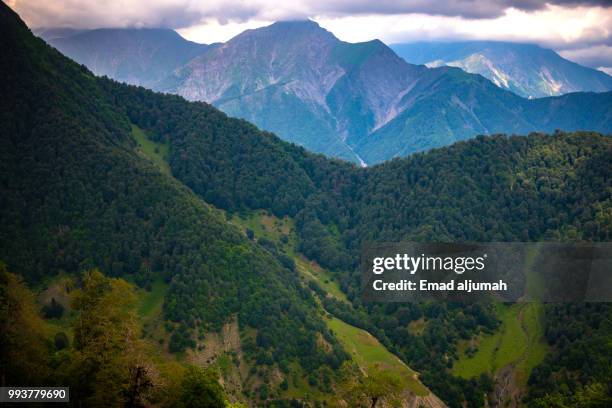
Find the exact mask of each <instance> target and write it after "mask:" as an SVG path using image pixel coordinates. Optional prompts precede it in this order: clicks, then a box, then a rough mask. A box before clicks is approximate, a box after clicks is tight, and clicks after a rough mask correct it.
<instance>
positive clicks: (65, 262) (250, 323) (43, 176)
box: [0, 4, 348, 406]
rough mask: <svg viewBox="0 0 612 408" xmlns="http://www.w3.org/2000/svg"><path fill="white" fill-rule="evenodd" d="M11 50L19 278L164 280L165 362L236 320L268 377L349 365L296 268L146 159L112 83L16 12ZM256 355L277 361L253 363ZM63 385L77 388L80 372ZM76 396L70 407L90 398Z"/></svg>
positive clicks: (4, 11)
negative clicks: (94, 275)
mask: <svg viewBox="0 0 612 408" xmlns="http://www.w3.org/2000/svg"><path fill="white" fill-rule="evenodd" d="M0 49H2V54H3V58H2V60H1V61H0V73H1V75H0V76H1V79H0V92H1V93H2V95H3V98H2V100H1V101H0V123H1V126H0V140H2V148H1V149H0V180H1V182H0V259H1V260H2V262H6V264H7V265H8V267H9V268H10V270H11V271H12V272H15V273H18V274H19V275H20V276H22V277H24V278H25V279H26V280H27V281H28V282H29V283H37V282H38V283H40V282H41V281H44V282H47V283H48V282H49V281H48V279H54V278H57V277H58V274H59V275H60V276H61V275H62V274H68V276H72V277H74V278H75V279H78V278H77V277H78V276H79V275H80V274H81V272H83V271H86V270H89V269H91V268H99V269H100V270H102V271H103V272H104V273H105V274H107V275H109V276H112V277H123V278H128V277H129V279H130V280H132V281H134V282H137V283H139V284H140V285H142V286H148V287H150V286H151V285H152V283H153V282H158V283H159V284H160V285H161V286H162V287H163V288H165V289H164V290H163V291H162V292H161V293H160V295H161V296H162V297H163V299H160V302H158V303H157V304H158V306H157V312H156V313H157V315H156V317H155V319H159V320H158V323H156V324H158V326H157V329H156V330H157V331H156V333H157V334H156V335H155V336H156V338H157V339H155V340H153V339H151V341H152V342H153V344H155V343H156V342H158V340H159V339H161V346H160V345H159V343H157V344H158V345H157V346H156V347H158V348H159V352H160V353H165V352H166V351H164V350H169V351H173V352H177V351H184V350H185V349H188V348H189V349H191V348H193V350H195V349H196V343H195V342H196V339H198V337H197V334H196V332H197V331H199V332H200V340H198V341H199V342H200V343H201V341H202V339H203V338H204V337H203V336H204V333H205V332H209V333H214V332H216V331H218V330H220V329H221V327H223V326H224V325H226V324H229V323H228V322H234V327H238V325H239V326H240V327H241V330H242V332H243V333H244V332H246V331H249V332H250V333H251V335H253V334H256V333H260V335H259V337H257V338H258V339H259V340H258V343H260V344H259V346H258V347H257V348H255V347H254V346H253V347H251V348H250V349H249V348H247V347H246V346H245V349H244V351H243V350H242V349H241V351H240V353H241V355H244V356H245V358H246V359H248V360H249V361H251V362H250V363H247V364H248V365H251V366H252V365H259V364H261V365H262V368H261V369H262V370H264V371H266V367H268V366H272V365H273V364H276V366H277V365H278V363H280V362H281V361H284V363H283V364H288V363H287V361H291V363H292V364H293V365H294V366H295V367H308V368H309V370H312V371H315V370H317V369H318V368H323V367H324V366H325V367H327V370H328V371H329V370H331V369H332V368H330V367H333V368H334V369H336V368H337V367H338V366H339V365H340V364H341V362H343V361H345V360H346V359H347V358H348V356H347V354H346V353H345V352H344V351H343V349H342V347H341V346H340V344H339V343H338V341H337V339H336V338H335V337H334V336H333V335H332V334H331V332H330V331H329V330H328V329H327V328H326V325H325V323H324V321H323V317H322V315H321V313H320V312H319V309H318V307H317V306H316V303H315V300H314V298H313V297H312V295H311V294H310V292H308V291H306V290H305V289H304V288H303V286H302V284H301V281H300V279H299V276H298V275H297V274H296V273H295V272H294V271H292V270H290V269H289V266H288V265H287V263H286V260H285V259H283V261H284V262H285V263H284V264H283V263H281V262H282V261H281V260H280V255H275V254H273V253H272V252H271V250H269V249H265V248H264V247H263V246H260V245H258V244H257V243H256V242H254V241H251V240H249V239H248V238H247V237H246V236H245V235H244V233H243V232H242V230H240V229H239V228H238V227H236V226H234V225H231V224H229V223H228V222H227V221H226V219H225V217H224V216H223V215H222V214H220V212H219V211H218V210H217V209H215V208H212V207H211V206H210V205H209V204H207V203H206V202H204V201H203V200H202V199H201V198H200V197H198V196H196V195H195V194H194V193H193V192H192V191H191V190H190V189H188V188H187V187H185V186H184V185H183V184H181V183H180V182H178V181H177V180H176V179H174V178H173V177H172V176H171V175H169V174H168V173H167V172H165V171H162V169H160V168H158V166H156V165H155V163H154V162H152V161H151V160H150V159H149V158H148V157H147V156H146V155H145V154H144V153H143V149H142V148H139V147H138V145H137V143H136V141H135V139H134V132H137V129H136V128H134V127H133V125H132V124H131V123H130V120H129V118H128V117H127V116H126V113H125V111H123V110H122V108H123V107H122V106H119V105H118V104H116V103H115V102H114V97H113V94H112V93H109V90H108V89H107V88H106V86H105V84H107V83H106V82H105V81H104V80H103V79H100V78H96V77H95V76H94V75H93V74H92V73H91V72H90V71H88V70H87V69H86V68H84V67H83V66H80V65H78V64H76V63H74V62H73V61H71V60H69V59H67V58H66V57H64V56H63V55H61V54H60V53H59V52H57V51H56V50H54V49H52V48H51V47H49V46H48V45H47V44H45V43H44V42H43V41H42V40H40V39H38V38H36V37H34V36H33V35H32V34H31V33H30V31H29V30H28V29H27V27H26V26H25V25H24V24H23V23H22V22H21V21H20V20H19V18H18V17H17V16H16V15H15V14H14V13H13V12H12V11H11V10H10V9H9V8H8V7H7V6H5V5H4V4H0ZM117 86H119V88H116V87H117ZM112 87H113V88H116V89H117V91H119V90H121V89H124V90H126V91H127V92H128V93H132V92H136V90H135V89H132V88H121V86H120V85H118V84H116V83H113V85H112ZM171 99H172V100H175V99H178V98H177V97H172V98H171ZM182 104H183V102H182V101H181V102H180V103H179V105H178V106H179V107H180V106H181V105H182ZM145 107H146V105H143V106H142V107H141V109H142V108H145ZM187 108H188V109H190V108H189V107H187ZM191 108H192V109H196V110H198V112H199V113H200V114H202V115H206V116H208V117H209V119H208V121H207V122H208V123H210V124H211V125H212V126H219V127H223V126H229V127H230V128H233V129H235V130H238V131H240V130H242V131H243V132H254V130H253V129H252V126H250V125H248V126H247V125H245V124H243V123H240V122H238V121H236V120H231V119H228V118H227V117H226V116H225V115H223V114H221V113H218V112H217V111H216V110H214V109H213V108H211V107H210V106H205V105H197V106H192V107H191ZM137 110H138V109H137ZM215 122H216V123H215ZM162 148H163V146H162ZM45 284H46V283H45ZM60 287H63V286H61V285H60ZM1 289H4V287H2V288H1ZM62 291H63V290H62ZM0 295H2V296H3V295H4V292H3V291H0ZM3 300H4V298H3V297H2V301H3ZM66 307H69V305H67V306H66ZM4 310H5V309H4V308H2V310H1V311H0V317H1V319H0V321H2V322H3V327H4V322H5V321H6V320H5V318H6V317H7V316H6V315H5V313H4ZM108 324H109V325H110V324H111V323H110V322H109V323H108ZM164 324H165V326H164ZM49 330H50V331H51V330H52V333H53V335H55V333H56V332H57V329H56V328H52V329H49ZM104 332H106V329H105V330H104ZM3 334H4V330H2V333H1V334H0V336H1V337H0V340H1V341H2V344H3V345H5V344H7V343H6V342H5V340H6V339H5V337H4V336H3ZM250 341H251V342H252V344H253V345H254V344H255V338H253V339H252V340H250ZM318 341H319V342H324V344H325V347H324V348H323V347H319V346H318V345H317V344H318V343H317V342H318ZM52 343H53V340H52V338H51V340H49V341H48V344H52ZM45 347H46V346H45ZM75 347H76V346H75ZM202 347H203V346H202ZM3 348H4V346H3ZM72 351H73V353H77V354H75V355H78V352H79V350H78V349H72ZM2 353H3V356H4V350H3V351H2ZM242 353H244V354H242ZM255 354H258V355H261V356H262V357H260V358H265V361H266V364H263V363H261V362H260V363H255V359H256V356H255ZM249 356H250V357H249ZM64 357H65V358H68V357H69V355H64ZM64 357H62V359H64ZM75 358H76V357H75ZM241 358H242V357H241ZM275 360H278V362H277V363H274V361H275ZM145 364H153V363H152V362H149V363H145ZM296 364H297V365H296ZM270 370H271V369H270ZM264 371H262V373H263V372H264ZM2 373H3V378H5V379H6V377H5V375H4V374H5V373H4V369H3V371H2ZM71 373H72V374H71ZM62 375H66V376H70V375H73V376H72V377H68V379H69V380H70V384H73V381H74V382H78V378H79V377H75V376H74V374H73V372H72V371H65V372H64V374H62ZM268 375H269V374H268ZM10 380H11V379H10V377H9V378H8V381H10ZM3 381H4V380H3ZM275 381H276V380H275ZM279 381H282V379H281V380H279ZM87 387H94V389H95V387H103V383H102V384H101V383H98V382H96V383H89V385H88V386H87ZM244 387H245V388H244V389H248V384H246V383H245V385H244ZM87 392H90V391H87ZM76 394H77V395H74V396H73V395H71V399H72V398H73V397H75V398H76V399H77V400H80V398H82V397H83V395H78V393H76ZM128 405H129V404H128ZM215 406H217V405H215Z"/></svg>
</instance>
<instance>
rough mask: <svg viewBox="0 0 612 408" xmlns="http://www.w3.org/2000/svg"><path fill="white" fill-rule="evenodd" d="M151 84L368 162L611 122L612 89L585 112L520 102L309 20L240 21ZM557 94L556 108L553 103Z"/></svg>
mask: <svg viewBox="0 0 612 408" xmlns="http://www.w3.org/2000/svg"><path fill="white" fill-rule="evenodd" d="M160 89H161V90H163V91H167V92H172V93H178V94H179V95H182V96H184V97H186V98H187V99H190V100H205V101H208V102H211V103H213V104H214V105H215V106H217V107H219V108H220V109H221V110H223V111H225V112H227V113H228V114H230V115H233V116H238V117H243V118H246V119H247V120H249V121H252V122H254V123H255V124H257V125H258V126H260V127H262V128H264V129H268V130H272V131H274V132H276V133H278V134H279V135H280V136H281V137H282V138H283V139H285V140H289V141H292V142H296V143H298V144H300V145H303V146H305V147H307V148H309V149H311V150H314V151H317V152H324V153H326V154H330V155H333V156H338V157H342V158H349V159H350V158H351V153H354V154H355V155H356V156H357V158H358V160H363V161H365V162H366V163H370V164H372V163H377V162H380V161H384V160H387V159H389V158H392V157H397V156H405V155H408V154H410V153H413V152H415V151H421V150H427V149H430V148H432V147H440V146H445V145H448V144H451V143H453V142H455V141H458V140H463V139H467V138H470V137H473V136H475V135H478V134H493V133H500V132H508V133H528V132H530V131H551V130H554V129H555V128H562V129H565V130H577V129H592V130H596V131H602V132H609V131H611V130H612V128H611V127H610V120H609V117H610V114H611V113H610V112H611V111H610V109H609V108H610V101H611V100H612V93H607V94H605V95H604V96H601V97H599V99H597V102H598V105H597V106H598V108H597V112H595V113H594V112H593V111H592V110H591V109H589V108H588V106H587V105H584V104H583V101H584V100H585V99H588V98H589V97H587V96H584V97H568V98H567V99H564V100H563V101H562V102H559V101H556V100H553V99H546V100H544V101H542V102H539V103H537V104H535V103H530V102H529V101H528V100H526V99H524V98H520V97H518V96H516V95H514V94H513V93H510V92H507V91H504V90H501V89H499V88H498V87H496V86H494V85H493V84H492V83H491V82H489V81H487V80H485V79H483V78H481V77H478V76H475V75H471V74H467V73H465V72H463V71H461V70H459V69H449V68H446V67H442V68H434V69H428V68H426V67H423V66H417V65H412V64H407V63H405V62H404V61H403V60H402V59H400V58H398V56H397V55H396V54H395V53H394V52H393V51H392V50H391V49H389V48H388V47H387V46H386V45H384V44H383V43H381V42H380V41H370V42H366V43H357V44H350V43H345V42H342V41H339V40H338V39H337V38H335V37H334V36H333V35H332V34H331V33H329V32H328V31H326V30H324V29H322V28H321V27H319V26H318V25H317V24H316V23H314V22H312V21H298V22H283V23H275V24H273V25H271V26H268V27H264V28H260V29H256V30H248V31H246V32H244V33H242V34H240V35H238V36H237V37H235V38H233V39H232V40H230V41H229V42H227V43H226V44H223V45H221V46H220V47H219V48H217V49H215V50H212V51H211V52H209V53H207V54H204V55H202V56H200V57H198V58H195V59H194V60H192V61H191V62H190V63H189V64H188V65H187V66H185V67H184V68H181V69H179V70H177V71H175V73H174V74H173V75H172V76H171V77H170V78H169V79H168V80H167V81H166V82H164V83H163V84H162V86H161V88H160ZM560 104H561V105H563V106H565V107H566V108H565V109H564V115H558V114H556V113H555V112H556V111H557V109H559V108H558V106H559V105H560ZM602 105H603V108H601V106H602ZM585 119H586V120H585ZM343 145H344V146H343ZM345 147H346V148H345ZM347 148H348V150H350V152H347ZM353 161H354V158H353Z"/></svg>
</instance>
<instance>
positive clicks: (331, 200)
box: [0, 4, 612, 408]
mask: <svg viewBox="0 0 612 408" xmlns="http://www.w3.org/2000/svg"><path fill="white" fill-rule="evenodd" d="M0 49H1V50H2V56H3V58H2V59H0V94H2V96H3V98H1V99H0V140H1V141H2V143H1V144H0V261H2V262H5V263H6V266H5V265H4V264H3V263H2V264H0V305H1V306H2V307H0V322H1V323H2V327H3V328H8V329H9V330H0V344H2V347H0V363H1V364H0V374H2V378H3V382H6V383H7V384H9V385H21V386H23V385H29V384H37V385H39V386H41V385H45V386H52V385H57V384H62V385H68V386H70V392H71V394H70V398H71V401H72V403H73V404H74V405H83V406H87V405H95V406H104V405H108V401H113V403H112V404H110V405H113V406H114V405H117V406H119V405H134V404H130V403H129V401H130V400H126V392H131V393H132V394H133V393H134V390H133V389H132V388H133V387H131V384H132V383H133V382H134V383H136V384H137V385H138V384H142V383H144V382H149V381H147V380H148V379H151V381H150V382H151V384H150V385H149V387H152V388H153V389H152V390H151V392H150V393H141V394H146V395H142V397H143V398H144V399H146V402H147V404H143V405H155V406H185V405H187V406H193V405H197V406H213V407H215V408H216V407H219V408H224V407H227V406H228V405H227V404H226V403H225V402H226V401H221V402H219V403H217V404H214V405H212V404H210V405H207V404H196V403H194V402H192V401H193V398H194V397H196V396H201V395H202V394H206V392H205V390H206V389H207V388H204V387H203V386H202V384H201V382H199V381H197V378H196V380H194V381H185V379H187V380H189V379H190V378H189V377H186V378H185V377H184V376H181V374H180V373H181V372H182V371H185V370H187V369H193V366H197V367H210V368H212V371H214V372H215V373H218V374H215V375H221V376H222V379H223V388H224V389H225V390H226V391H227V392H228V394H230V395H231V399H232V402H236V401H245V400H246V401H248V403H249V404H250V405H252V406H277V407H286V406H306V407H309V408H310V407H315V406H322V405H334V406H336V405H339V406H363V405H365V406H372V405H377V401H379V400H380V401H384V402H389V403H391V402H397V401H393V399H392V398H391V395H389V394H397V393H398V389H399V390H400V391H402V393H401V395H400V396H399V397H398V399H400V400H401V401H400V402H402V403H403V404H404V405H405V406H406V405H407V406H410V407H418V406H423V405H424V406H430V407H444V406H445V405H446V404H448V406H450V407H452V408H460V407H484V406H494V405H495V404H493V403H489V401H500V404H497V405H498V406H508V405H514V404H516V405H518V404H519V403H520V401H522V398H523V397H525V398H528V403H529V404H530V405H533V406H547V405H549V402H550V401H551V400H552V401H557V402H559V405H560V406H605V401H606V399H607V397H608V394H607V388H605V387H607V384H609V381H608V380H609V378H610V374H611V373H610V369H611V367H612V366H611V365H610V364H609V360H610V359H609V356H610V355H611V350H610V348H611V347H612V342H611V341H610V336H611V334H610V328H609V325H606V324H602V323H601V322H606V321H609V320H610V316H611V313H612V307H610V305H609V304H606V303H598V304H584V305H573V304H572V305H557V304H549V305H539V306H538V305H536V307H535V308H532V307H531V306H532V305H526V306H525V307H524V308H523V305H515V306H509V305H493V304H489V303H475V304H470V305H464V304H459V303H456V302H434V303H414V304H400V303H388V304H372V303H370V304H367V303H366V304H364V303H363V302H362V300H361V296H360V293H361V287H360V285H361V283H360V282H361V279H360V278H361V271H360V268H359V267H358V265H359V258H360V256H359V254H360V249H361V247H362V245H363V244H364V243H365V242H372V241H380V242H392V241H401V240H411V241H439V242H454V241H457V242H488V241H544V240H549V241H609V239H610V237H611V236H612V217H610V209H611V208H612V202H611V201H612V198H611V194H610V191H611V190H610V177H609V175H610V163H612V139H611V138H609V137H606V136H603V135H600V134H596V133H592V132H576V133H564V132H555V133H554V134H552V135H545V134H531V135H527V136H524V137H523V136H521V137H518V136H516V137H508V136H504V135H496V136H487V137H476V138H473V139H472V140H469V141H465V142H461V143H455V144H453V145H452V146H449V147H445V148H441V149H435V150H433V151H430V152H426V153H423V154H415V155H412V156H411V157H409V158H404V159H398V160H392V161H389V162H386V163H382V164H381V165H378V166H373V167H372V168H367V169H361V168H357V167H356V166H354V165H351V164H349V163H345V162H343V161H340V160H331V159H328V158H325V157H323V156H321V155H317V154H312V153H310V152H308V151H306V150H305V149H303V148H301V147H298V146H295V145H292V144H289V143H286V142H284V141H282V140H280V139H279V138H277V137H276V136H275V135H274V134H271V133H269V132H263V131H260V130H259V129H257V128H256V127H255V126H253V125H252V124H250V123H248V122H246V121H244V120H238V119H235V118H231V117H228V116H227V115H226V114H224V113H223V112H220V111H219V110H218V109H216V108H214V107H213V106H210V105H209V104H206V103H201V102H189V101H186V100H185V99H184V98H181V97H179V96H176V95H168V94H161V93H155V92H153V91H151V90H148V89H145V88H143V87H136V86H129V85H126V84H122V83H118V82H116V81H113V80H110V79H108V78H100V77H96V76H95V75H94V74H93V73H92V72H91V71H89V70H88V69H87V68H86V67H84V66H82V65H79V64H76V63H75V62H74V61H71V60H70V59H68V58H66V57H64V56H63V55H61V54H60V53H59V52H57V51H56V50H54V49H52V48H51V47H49V46H48V45H47V44H45V43H44V42H43V41H42V40H40V39H37V38H35V37H34V36H33V35H32V34H31V32H30V31H29V30H28V29H27V27H26V26H25V24H24V23H23V22H21V21H20V19H19V17H18V16H17V15H16V14H15V13H14V12H13V11H11V10H10V9H9V8H8V7H7V6H5V5H4V4H0ZM419 69H423V68H419ZM444 70H445V69H441V70H440V72H444ZM450 71H451V72H460V71H459V70H457V69H450ZM592 108H596V106H593V107H592ZM94 268H98V269H99V270H100V271H101V272H103V273H104V274H106V275H107V276H110V277H112V278H113V279H109V280H107V279H105V278H103V277H100V276H101V274H100V273H93V276H94V277H95V276H98V278H96V279H97V280H98V281H99V282H100V284H99V285H93V286H92V285H91V284H90V283H88V282H91V281H90V280H88V279H87V276H88V275H83V274H82V272H83V271H90V270H92V269H94ZM6 269H8V270H10V271H12V272H13V273H15V274H18V275H20V276H21V277H22V278H23V280H21V279H17V278H15V279H8V285H7V279H6V277H7V276H10V275H7V274H6V273H5V270H6ZM89 276H92V275H91V274H89ZM122 279H125V280H129V281H130V282H133V283H134V284H136V285H138V289H133V288H132V289H130V287H131V286H130V285H129V284H128V283H127V282H126V281H124V280H122ZM11 282H20V283H21V284H22V285H25V284H28V285H31V287H33V288H34V289H35V290H37V291H39V290H40V293H38V295H39V296H37V297H34V296H33V295H32V294H29V295H28V294H27V293H26V294H25V295H24V296H20V295H21V294H22V293H24V291H23V290H21V291H16V290H14V289H15V286H16V285H14V284H13V283H11ZM114 286H119V287H122V288H123V290H122V291H121V292H120V293H121V294H127V295H128V296H126V298H128V297H131V296H130V295H133V296H136V295H138V296H139V297H140V298H141V299H142V300H143V303H142V304H141V307H140V308H139V310H138V314H137V315H136V314H135V313H134V314H129V313H128V310H126V308H127V307H128V306H127V305H126V304H124V302H123V300H124V299H117V297H113V296H111V297H110V298H109V296H107V295H106V294H107V293H108V291H110V290H112V288H113V287H114ZM7 288H8V290H7ZM87 293H88V294H89V296H87V297H84V295H85V294H87ZM7 295H8V296H7ZM44 295H47V296H44ZM52 296H55V297H52ZM74 296H76V299H77V302H69V301H68V299H70V298H71V297H72V299H73V300H74V299H75V297H74ZM79 297H80V301H78V300H79ZM16 298H17V299H16ZM49 298H50V299H49ZM15 300H17V301H20V302H22V303H23V302H30V306H29V307H27V308H25V309H24V308H20V306H21V305H22V303H18V302H14V301H15ZM117 300H119V302H117ZM54 301H55V303H54ZM113 301H115V302H116V303H118V304H115V303H114V302H113ZM57 303H62V304H64V305H65V313H64V315H63V316H61V318H58V317H57V315H56V317H52V316H47V317H45V320H44V321H43V322H36V325H38V327H39V328H40V330H38V331H36V332H34V331H30V330H29V329H30V328H32V327H33V326H34V324H33V323H32V322H33V321H35V320H36V319H33V318H32V316H36V315H37V313H38V312H39V311H40V310H41V309H45V307H47V306H50V307H53V309H55V310H56V311H57V309H58V306H57ZM538 307H539V308H540V309H538ZM13 311H15V313H12V312H13ZM59 315H61V313H59ZM24 316H25V317H24ZM24 319H25V320H26V322H27V323H29V324H28V325H27V326H24V325H22V324H21V325H20V324H19V323H23V320H24ZM39 320H43V319H42V317H39ZM125 320H129V321H130V322H131V324H130V325H129V326H126V327H125V329H124V326H123V322H124V321H125ZM24 327H26V328H27V329H28V330H26V329H24ZM61 333H63V336H60V339H61V340H62V341H60V342H58V341H57V335H59V334H61ZM126 338H131V339H132V340H133V341H129V342H128V341H126ZM37 340H40V342H39V343H36V342H37ZM136 343H142V344H143V348H142V349H140V348H136V347H135V346H134V348H129V347H125V345H126V344H127V345H135V344H136ZM468 343H469V344H474V345H475V347H473V348H472V347H470V349H467V348H466V346H467V345H468ZM487 344H488V345H490V347H489V346H487ZM497 345H499V347H498V346H497ZM144 347H146V348H144ZM30 350H35V351H36V353H29V351H30ZM508 350H511V351H512V352H509V351H508ZM136 351H139V352H136ZM487 353H489V354H487ZM126 354H130V355H131V357H132V358H130V359H128V358H125V357H126ZM39 355H41V356H42V357H41V358H40V359H38V360H37V359H36V357H37V356H39ZM568 356H570V357H571V358H568ZM134 360H135V361H136V362H135V363H134ZM474 362H482V364H481V365H478V366H476V367H474V364H473V363H474ZM128 363H129V364H128ZM460 363H463V365H464V366H465V364H467V365H470V366H472V367H471V368H472V369H471V370H470V371H469V372H468V373H467V374H460V373H458V372H457V367H458V366H459V365H460ZM407 364H409V365H410V367H408V365H407ZM413 369H415V370H418V373H417V372H415V371H413ZM380 370H383V371H384V372H385V375H384V376H382V377H381V376H380ZM35 375H36V376H37V377H38V379H39V381H37V382H33V381H30V382H26V381H22V380H23V379H24V378H30V379H31V378H33V376H35ZM200 377H202V376H200ZM398 377H399V378H398ZM211 378H212V380H214V381H216V377H214V376H212V377H211ZM381 378H382V379H383V380H389V379H390V380H391V381H382V384H381ZM576 379H579V381H580V383H579V384H577V380H576ZM185 383H187V384H185ZM189 383H195V384H194V385H193V386H192V387H189ZM181 384H182V385H181ZM394 384H395V385H394ZM185 385H187V387H185ZM217 386H218V387H220V385H218V384H217ZM390 386H392V388H390ZM498 386H499V387H498ZM182 387H185V388H186V389H187V392H186V393H182V394H183V395H182V397H181V391H180V390H181V388H182ZM136 388H138V387H136ZM585 389H586V390H588V392H583V390H585ZM130 390H131V391H130ZM379 390H382V392H384V393H385V394H384V395H382V396H381V391H379ZM527 392H528V394H527ZM438 397H439V398H438ZM185 400H187V402H184V401H185ZM93 401H96V402H97V403H96V404H94V403H93ZM443 401H444V402H443ZM87 402H89V404H88V403H87ZM181 402H182V403H183V404H180V403H181ZM445 403H446V404H445ZM390 405H391V404H390ZM393 405H395V404H393Z"/></svg>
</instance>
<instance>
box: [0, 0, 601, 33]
mask: <svg viewBox="0 0 612 408" xmlns="http://www.w3.org/2000/svg"><path fill="white" fill-rule="evenodd" d="M8 3H9V5H10V6H11V7H13V8H14V9H15V10H16V11H17V12H18V13H19V14H20V15H21V16H22V17H23V18H24V19H25V20H26V21H27V22H28V23H29V24H30V25H33V26H36V27H41V26H72V27H83V28H86V27H101V26H106V27H110V26H114V27H125V26H149V27H153V26H155V27H168V28H183V27H189V26H192V25H194V24H197V23H199V22H201V21H203V20H205V19H211V18H213V19H216V20H218V21H219V22H220V23H222V24H224V23H226V22H227V21H247V20H249V19H257V18H259V19H275V20H279V19H290V18H307V17H314V16H337V17H342V16H349V15H364V14H376V15H393V14H406V13H422V14H429V15H440V16H454V17H463V18H466V19H486V18H495V17H499V16H501V15H503V14H504V13H505V11H506V10H507V9H508V8H515V9H520V10H524V11H527V12H530V11H536V10H542V9H545V8H546V7H548V6H547V4H553V5H560V6H564V7H572V8H573V7H576V6H605V7H610V6H611V5H612V2H611V1H610V0H608V1H605V0H584V1H580V0H548V1H544V0H438V1H430V0H374V1H373V0H284V1H272V0H251V1H244V0H219V1H213V0H206V1H198V0H176V1H171V0H129V1H125V0H106V1H96V0H54V1H40V0H8Z"/></svg>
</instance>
